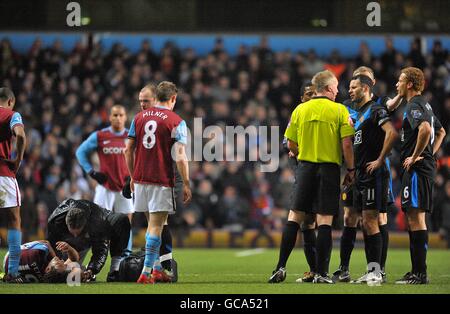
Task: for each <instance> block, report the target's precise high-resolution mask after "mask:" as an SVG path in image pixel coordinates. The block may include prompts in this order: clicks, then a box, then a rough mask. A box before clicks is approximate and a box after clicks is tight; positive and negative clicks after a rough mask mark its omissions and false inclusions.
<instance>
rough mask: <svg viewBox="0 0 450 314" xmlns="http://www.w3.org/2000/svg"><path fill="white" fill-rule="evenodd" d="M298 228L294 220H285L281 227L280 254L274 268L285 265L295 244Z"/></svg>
mask: <svg viewBox="0 0 450 314" xmlns="http://www.w3.org/2000/svg"><path fill="white" fill-rule="evenodd" d="M299 228H300V226H299V224H298V223H296V222H295V221H288V222H286V225H285V226H284V229H283V234H282V235H281V245H280V256H279V258H278V264H277V268H276V269H279V268H280V267H283V268H284V267H286V263H287V260H288V258H289V255H291V252H292V249H293V248H294V246H295V241H296V240H297V232H298V229H299Z"/></svg>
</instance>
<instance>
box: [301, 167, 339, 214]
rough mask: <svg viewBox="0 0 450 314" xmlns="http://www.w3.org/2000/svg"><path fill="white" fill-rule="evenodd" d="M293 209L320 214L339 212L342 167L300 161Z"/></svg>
mask: <svg viewBox="0 0 450 314" xmlns="http://www.w3.org/2000/svg"><path fill="white" fill-rule="evenodd" d="M295 180H296V184H295V185H294V198H293V206H292V209H294V210H298V211H302V212H306V213H315V214H320V215H336V214H338V213H339V192H340V188H339V185H340V184H339V181H340V168H339V166H338V165H337V164H332V163H312V162H307V161H300V162H299V163H298V166H297V171H296V177H295Z"/></svg>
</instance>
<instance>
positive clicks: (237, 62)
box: [0, 36, 450, 233]
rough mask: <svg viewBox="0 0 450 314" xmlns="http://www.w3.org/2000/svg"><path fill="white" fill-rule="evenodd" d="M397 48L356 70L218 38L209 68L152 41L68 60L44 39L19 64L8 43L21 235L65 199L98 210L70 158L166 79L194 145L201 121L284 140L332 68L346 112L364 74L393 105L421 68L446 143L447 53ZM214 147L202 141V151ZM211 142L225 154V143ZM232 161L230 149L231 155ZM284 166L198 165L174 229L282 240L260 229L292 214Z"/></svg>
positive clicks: (440, 213) (440, 216) (399, 224)
mask: <svg viewBox="0 0 450 314" xmlns="http://www.w3.org/2000/svg"><path fill="white" fill-rule="evenodd" d="M393 44H394V43H393V42H392V40H391V39H389V38H387V39H386V46H385V51H384V52H383V53H382V54H381V56H376V55H374V54H372V53H371V50H370V48H369V46H368V44H367V43H365V42H362V43H361V45H360V50H359V52H358V54H357V55H355V56H353V57H351V58H343V57H342V56H341V55H340V52H339V51H337V50H334V51H331V53H330V55H328V56H324V57H322V56H321V57H319V56H318V55H317V54H316V52H315V51H314V50H310V51H308V52H307V53H303V52H300V51H298V52H292V51H278V52H274V51H273V50H272V49H271V47H270V41H269V38H268V37H264V36H263V37H261V41H260V42H259V43H258V45H257V46H255V47H248V46H245V45H241V46H240V47H239V48H238V51H237V54H236V55H234V56H233V55H229V54H228V52H227V51H228V50H227V49H226V48H227V47H226V41H225V40H224V39H223V38H218V39H217V40H216V42H215V43H214V48H213V49H212V50H211V51H210V53H208V54H206V55H204V56H200V55H197V52H196V50H195V49H194V48H187V49H184V50H183V51H181V50H180V49H178V47H177V46H176V45H175V44H174V43H171V42H168V43H166V44H165V45H164V47H163V49H162V50H161V51H160V52H156V51H154V50H153V48H152V46H151V42H150V41H148V40H145V41H143V42H142V45H141V48H140V50H139V51H137V52H136V53H131V52H129V51H128V50H127V49H126V47H124V46H123V45H122V44H121V43H115V44H114V45H113V46H112V48H111V49H110V50H104V49H103V48H102V45H101V44H100V43H94V44H93V45H91V46H87V45H85V44H84V43H82V42H79V43H77V44H76V45H75V47H74V49H73V50H72V51H69V52H65V51H63V49H62V45H61V42H60V41H57V42H55V43H53V44H51V45H44V43H43V42H42V41H41V40H39V39H38V40H36V41H35V42H34V43H33V45H32V46H31V48H30V49H29V51H28V52H27V53H23V54H20V53H17V52H15V51H14V49H13V48H12V46H11V43H10V41H9V40H7V39H2V40H1V42H0V84H1V85H2V86H3V85H6V86H10V87H12V89H13V90H14V92H15V93H16V96H17V104H16V108H17V110H18V111H19V112H21V114H22V116H23V118H24V123H25V125H26V130H27V133H28V134H27V135H28V139H29V140H28V146H27V151H26V155H25V159H24V161H23V163H22V167H21V168H20V171H19V173H18V181H19V185H20V187H21V188H22V189H23V192H24V206H25V207H26V208H25V210H24V212H26V213H27V214H26V217H25V214H24V217H23V218H24V229H25V230H30V233H32V232H34V231H35V229H36V228H37V229H38V231H37V232H38V233H39V232H44V231H45V228H46V217H47V216H48V214H49V213H50V212H51V211H53V210H54V208H55V207H56V206H57V204H58V202H59V201H60V200H62V199H63V198H67V197H75V198H87V199H92V196H93V195H92V194H93V190H94V188H95V183H94V182H92V180H90V179H89V178H86V177H85V174H84V173H83V172H82V171H81V169H80V168H79V166H78V165H77V163H76V162H74V154H73V153H74V151H75V150H76V148H77V147H78V146H79V145H80V143H81V142H82V141H83V140H84V139H85V138H86V137H87V136H88V135H89V134H90V133H92V132H93V131H94V130H97V129H100V128H102V127H103V126H104V125H105V123H107V117H108V112H109V109H110V108H111V107H112V106H113V105H115V104H117V103H120V104H123V105H124V106H125V107H126V108H127V111H128V116H129V117H132V116H133V114H134V113H136V112H137V111H138V110H139V104H138V101H137V96H138V95H137V93H138V91H139V89H140V88H141V87H142V86H143V85H144V84H146V83H149V82H159V81H161V80H165V79H168V80H173V81H175V82H176V83H177V84H178V87H179V90H180V93H179V96H178V100H177V105H176V107H175V110H176V111H177V113H179V114H180V115H181V116H182V117H183V119H185V120H186V122H187V124H188V126H189V127H190V129H191V132H192V133H193V136H194V137H196V138H197V137H199V138H201V137H202V130H200V131H199V132H198V131H196V133H194V130H193V129H192V126H193V118H194V117H198V118H201V119H202V121H203V123H204V126H205V127H206V126H208V125H212V124H214V125H218V126H220V127H221V128H224V127H225V126H226V125H234V126H235V125H242V126H244V127H247V126H250V125H252V126H264V125H268V126H270V125H274V126H279V127H280V136H282V134H283V132H284V130H285V128H286V125H287V123H288V121H289V117H290V114H291V112H292V110H293V109H294V108H295V107H296V106H297V104H298V102H299V97H300V90H299V88H300V86H301V85H302V83H303V82H304V81H308V80H310V79H311V77H312V76H313V75H314V74H315V73H317V72H319V71H321V70H323V69H324V67H327V68H330V69H332V70H333V71H334V72H335V73H336V74H337V75H340V84H339V90H340V94H339V95H338V101H343V100H345V99H347V98H348V92H347V91H348V84H349V80H350V79H351V73H352V71H353V70H354V69H355V67H356V66H358V65H366V66H370V67H372V68H373V69H374V71H375V73H376V77H377V84H376V86H375V89H374V91H375V92H376V93H378V94H387V95H389V96H393V95H395V93H396V91H395V82H396V80H397V78H398V75H399V70H400V69H401V68H402V67H405V66H410V65H414V66H418V67H422V68H423V70H424V73H425V75H426V79H427V86H426V92H425V93H424V94H425V96H426V97H427V99H429V102H430V104H431V106H432V107H433V110H434V111H435V113H436V115H437V116H438V117H439V119H440V120H441V122H442V125H444V126H445V127H447V134H449V133H450V132H448V131H449V130H448V125H449V123H450V55H449V54H448V52H447V50H445V49H444V48H443V46H442V43H441V42H440V41H439V40H436V41H435V42H434V44H433V48H432V50H431V51H430V52H429V53H426V54H425V50H423V49H422V43H421V40H420V39H414V40H413V41H412V42H411V50H410V51H409V52H407V53H405V54H403V53H402V52H400V51H398V50H396V49H395V48H394V45H393ZM401 115H402V109H400V110H397V113H396V114H395V119H394V122H395V123H396V126H397V127H399V125H400V124H401ZM129 122H130V121H129ZM448 138H449V137H447V139H446V140H444V143H443V148H442V149H441V151H440V152H438V154H437V155H436V156H437V159H438V165H439V173H440V177H439V178H437V184H436V187H435V190H436V194H435V213H434V214H433V215H432V216H431V217H430V224H431V225H432V226H430V227H431V228H432V229H433V230H437V229H439V228H441V230H443V228H444V227H445V226H446V223H447V222H448V219H447V218H448V206H449V201H448V193H447V191H448V188H447V189H445V188H444V187H447V181H448V167H449V164H450V158H449V157H448V155H449V150H450V141H449V140H448ZM209 140H211V139H204V143H205V142H206V141H209ZM263 140H264V139H260V138H258V139H257V140H256V141H253V142H251V141H250V140H249V139H245V140H244V141H242V142H238V144H237V145H236V146H235V147H234V150H235V151H236V148H242V147H244V146H245V152H246V154H247V156H250V155H251V156H254V155H255V154H256V149H257V147H258V145H260V144H262V143H263V144H265V143H264V141H263ZM214 141H218V142H219V143H224V139H220V138H218V139H214ZM267 144H269V143H267ZM398 146H399V145H398V143H397V145H396V148H395V149H394V151H393V152H392V156H391V160H392V167H393V172H392V173H393V179H394V182H393V184H394V185H393V188H394V193H395V194H396V195H398V193H399V192H400V191H399V187H400V184H399V182H400V181H399V174H400V172H401V168H400V167H401V165H399V163H398ZM231 149H232V147H231V146H227V147H224V153H226V152H227V151H229V150H231ZM280 159H281V163H280V169H278V171H276V172H275V173H266V174H262V173H260V172H259V170H258V169H259V168H258V165H257V163H250V162H241V161H236V162H224V161H217V162H198V161H196V162H191V163H190V167H191V177H192V180H193V183H194V186H193V202H192V205H191V206H188V207H186V208H184V207H183V206H182V204H178V205H179V206H178V208H179V211H178V212H179V215H182V217H173V218H171V219H172V221H174V226H176V225H177V222H179V223H178V225H183V224H187V225H189V226H192V227H205V228H214V227H223V226H227V227H229V228H236V229H242V228H245V227H249V226H252V227H258V226H261V225H269V226H270V227H271V228H272V227H275V228H279V226H281V225H282V224H280V223H278V222H277V221H275V222H274V221H272V222H268V221H266V220H265V218H264V219H263V218H262V217H266V215H265V214H264V213H265V212H266V211H267V210H268V208H269V209H270V210H271V211H272V216H275V217H277V218H276V219H279V218H278V217H281V216H282V215H286V213H287V211H285V209H288V208H287V207H289V199H290V192H291V189H292V179H293V174H292V172H291V170H289V168H288V165H287V163H286V162H283V160H285V155H284V153H282V156H280ZM268 186H270V187H271V188H268ZM29 187H32V189H31V188H29ZM32 194H33V200H32V198H31V197H30V196H31V195H32ZM33 204H34V205H33ZM250 204H252V211H250ZM267 204H270V205H267ZM399 208H400V204H399V202H397V203H396V207H395V209H396V210H394V209H393V210H391V211H390V218H391V222H390V226H391V227H392V228H397V229H400V230H401V229H402V228H403V227H404V220H403V219H404V217H403V216H402V215H403V213H402V212H401V211H400V210H399ZM396 213H397V216H395V214H396ZM272 218H273V217H272ZM446 219H447V220H446ZM139 220H142V221H139ZM143 221H145V220H144V219H143V217H142V215H136V216H135V225H136V226H142V223H143Z"/></svg>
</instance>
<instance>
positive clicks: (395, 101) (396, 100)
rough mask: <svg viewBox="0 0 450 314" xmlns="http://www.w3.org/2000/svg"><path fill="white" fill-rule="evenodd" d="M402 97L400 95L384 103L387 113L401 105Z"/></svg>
mask: <svg viewBox="0 0 450 314" xmlns="http://www.w3.org/2000/svg"><path fill="white" fill-rule="evenodd" d="M402 99H403V98H402V97H401V96H400V95H396V96H395V97H394V98H391V99H389V100H388V101H387V102H386V106H387V108H388V110H389V111H394V110H395V109H397V107H398V106H400V104H401V103H402Z"/></svg>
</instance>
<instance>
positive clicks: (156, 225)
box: [125, 81, 192, 284]
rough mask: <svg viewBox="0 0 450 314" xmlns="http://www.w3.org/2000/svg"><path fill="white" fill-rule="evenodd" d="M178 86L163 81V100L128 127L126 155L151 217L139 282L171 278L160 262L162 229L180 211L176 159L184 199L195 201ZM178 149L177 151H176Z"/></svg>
mask: <svg viewBox="0 0 450 314" xmlns="http://www.w3.org/2000/svg"><path fill="white" fill-rule="evenodd" d="M177 93H178V91H177V88H176V86H175V84H173V83H171V82H167V81H164V82H161V83H160V84H159V85H158V86H157V89H156V98H157V101H158V104H157V105H156V106H154V107H152V108H149V109H148V110H145V111H141V112H139V113H138V114H137V115H136V116H135V117H134V119H133V122H132V123H131V126H130V131H129V133H128V138H129V141H128V143H127V147H126V150H125V158H126V161H127V166H128V169H129V171H130V173H131V174H132V175H131V182H130V186H131V190H133V191H134V195H135V204H134V206H135V210H136V211H139V212H145V213H146V216H147V220H148V227H147V233H146V236H145V238H146V239H145V240H146V244H145V261H144V268H143V270H142V274H141V276H140V277H139V279H138V281H137V282H138V283H143V284H153V283H156V282H170V281H171V278H170V276H168V275H167V274H166V273H165V272H163V271H162V267H161V264H160V263H159V249H160V245H161V231H162V229H163V226H164V223H165V222H166V220H167V217H168V215H169V214H173V213H174V212H175V197H174V186H175V173H174V168H173V159H175V162H176V165H177V169H178V171H179V173H180V175H181V177H182V181H183V201H184V202H185V203H187V202H189V201H190V200H191V197H192V192H191V189H190V185H189V168H188V161H187V157H186V152H185V145H186V144H187V128H186V122H185V121H183V120H182V119H181V118H180V117H179V116H178V115H177V114H175V113H174V112H173V111H172V110H173V108H174V106H175V103H176V99H177ZM172 152H173V153H172Z"/></svg>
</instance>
